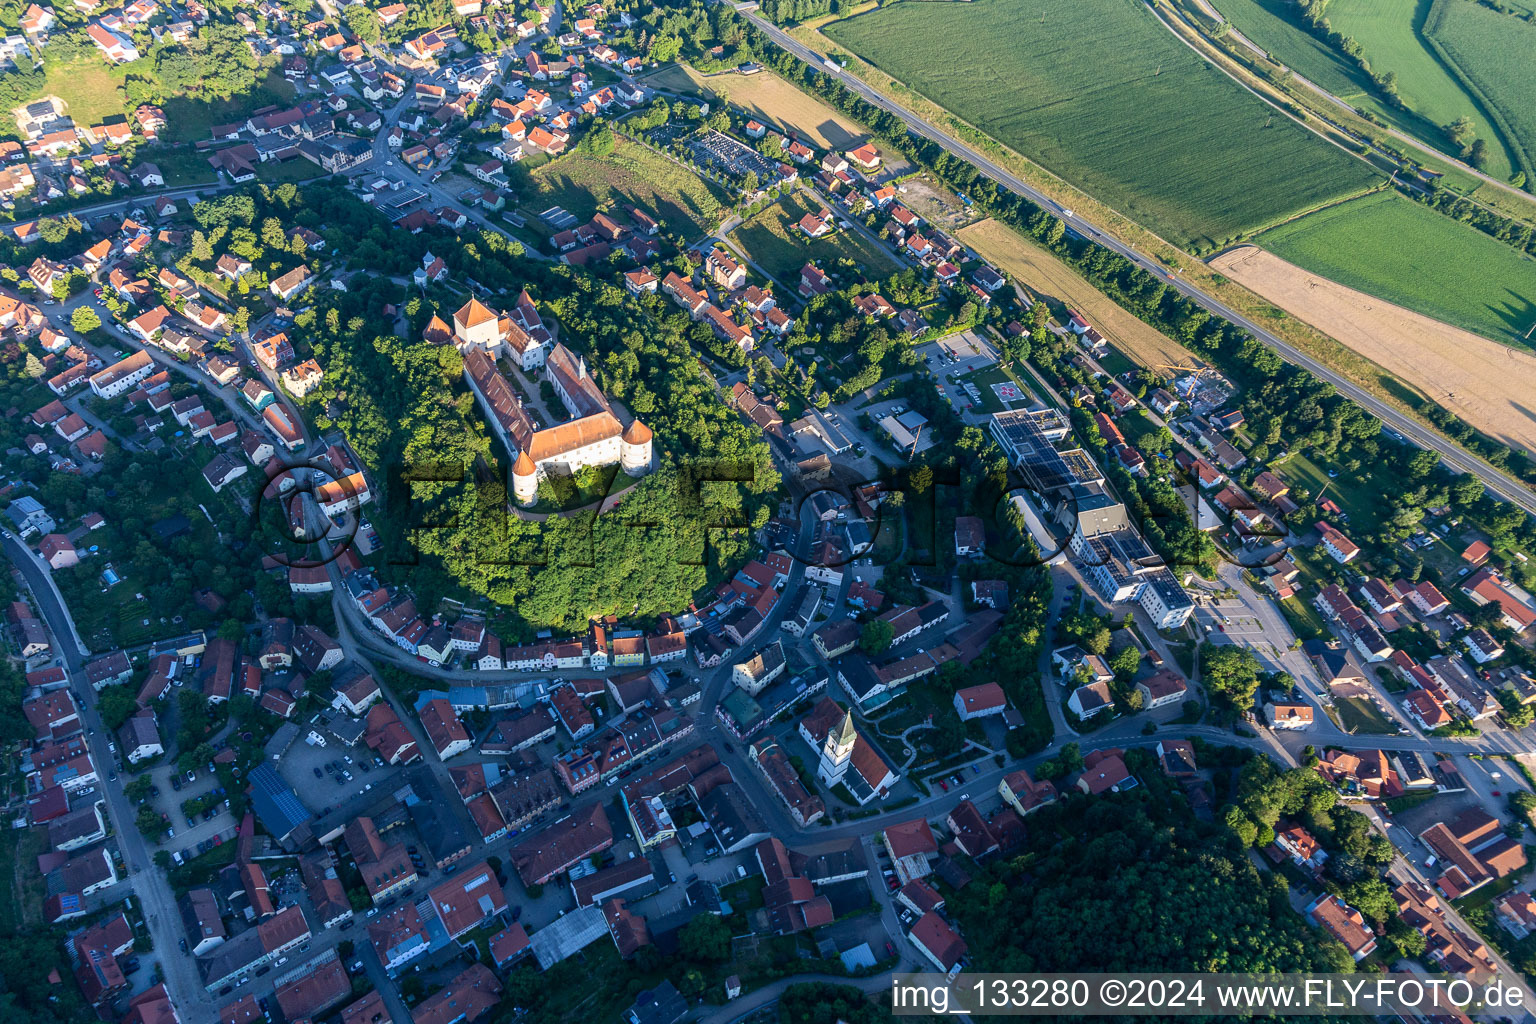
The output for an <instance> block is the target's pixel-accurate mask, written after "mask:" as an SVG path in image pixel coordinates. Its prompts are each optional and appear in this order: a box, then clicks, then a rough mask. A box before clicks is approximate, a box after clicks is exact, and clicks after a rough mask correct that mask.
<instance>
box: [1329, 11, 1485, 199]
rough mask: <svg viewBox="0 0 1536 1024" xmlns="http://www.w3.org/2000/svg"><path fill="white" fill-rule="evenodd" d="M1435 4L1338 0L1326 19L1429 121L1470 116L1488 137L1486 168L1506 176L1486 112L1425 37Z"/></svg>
mask: <svg viewBox="0 0 1536 1024" xmlns="http://www.w3.org/2000/svg"><path fill="white" fill-rule="evenodd" d="M1468 3H1469V5H1470V0H1468ZM1435 4H1436V0H1338V2H1337V3H1333V4H1330V5H1329V7H1328V20H1329V22H1330V23H1331V24H1332V25H1333V27H1334V29H1335V30H1336V31H1338V32H1341V33H1343V34H1344V35H1346V36H1352V37H1354V39H1355V40H1357V41H1358V42H1359V43H1360V45H1361V46H1362V47H1364V49H1365V56H1366V59H1367V60H1369V61H1370V62H1371V67H1372V68H1373V69H1374V70H1375V71H1377V72H1380V73H1385V72H1389V71H1390V72H1395V73H1396V74H1397V94H1398V96H1399V97H1400V98H1401V99H1402V101H1403V102H1404V103H1405V104H1407V105H1408V107H1409V108H1410V109H1412V110H1414V111H1416V112H1418V113H1419V114H1421V115H1423V116H1424V118H1425V119H1426V120H1428V121H1429V122H1430V123H1432V124H1437V125H1444V124H1449V123H1450V122H1452V121H1454V120H1456V119H1457V118H1458V117H1462V116H1466V117H1470V118H1471V119H1472V121H1473V123H1474V124H1475V126H1476V128H1475V131H1476V133H1477V135H1478V136H1480V137H1482V138H1485V139H1487V140H1488V146H1489V161H1488V173H1490V174H1492V175H1494V176H1495V177H1500V178H1502V177H1508V176H1509V174H1510V158H1509V154H1508V152H1507V151H1506V150H1505V148H1504V146H1503V145H1502V136H1501V135H1500V133H1499V132H1498V131H1497V130H1496V129H1495V128H1494V127H1493V125H1492V122H1491V120H1490V119H1489V117H1488V112H1487V111H1486V110H1485V109H1483V108H1482V107H1481V105H1480V104H1479V102H1478V99H1477V97H1476V96H1474V95H1473V94H1472V93H1471V92H1469V91H1468V90H1467V88H1466V86H1465V84H1464V83H1463V82H1462V81H1461V80H1460V79H1459V78H1457V76H1456V72H1455V69H1453V68H1451V67H1449V66H1447V64H1446V63H1445V62H1444V61H1442V60H1441V59H1440V57H1439V55H1438V54H1436V53H1435V50H1434V47H1433V45H1432V44H1431V43H1430V42H1429V41H1428V40H1427V39H1426V38H1425V34H1424V25H1425V19H1426V18H1428V17H1429V16H1430V10H1431V8H1432V7H1434V6H1435ZM1511 20H1513V19H1511ZM1441 145H1442V146H1448V145H1449V143H1448V142H1442V143H1441Z"/></svg>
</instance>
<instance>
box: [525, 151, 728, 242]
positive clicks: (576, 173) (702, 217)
mask: <svg viewBox="0 0 1536 1024" xmlns="http://www.w3.org/2000/svg"><path fill="white" fill-rule="evenodd" d="M519 192H520V194H521V195H522V206H523V208H524V209H525V210H527V211H530V212H531V213H532V214H535V215H536V214H538V213H539V212H540V211H542V210H546V209H548V208H549V207H551V206H562V207H564V208H565V209H566V210H568V211H570V213H571V214H572V215H573V216H575V217H576V218H577V219H578V220H582V221H586V220H590V219H591V218H592V215H593V214H594V213H597V212H598V211H599V209H600V208H601V209H604V210H608V209H614V208H620V207H623V206H624V205H626V204H634V205H636V206H639V207H640V208H642V209H644V210H645V211H646V212H647V213H649V214H651V215H652V216H654V217H655V218H656V219H657V220H659V221H661V223H662V226H663V227H664V229H665V230H667V231H669V232H672V233H675V234H678V235H680V236H683V237H685V238H686V239H687V240H688V241H690V242H691V241H693V240H695V239H697V238H698V237H699V236H700V235H704V234H708V233H709V232H711V231H713V230H714V229H715V228H716V227H717V226H718V225H719V222H720V217H721V211H722V207H723V206H724V204H726V203H727V202H729V201H730V197H729V196H727V195H726V193H725V191H724V190H723V189H721V188H720V187H719V186H717V185H714V184H711V183H710V182H707V181H705V180H704V179H702V178H700V177H699V176H698V175H696V174H694V173H693V172H691V171H689V170H687V169H686V168H684V167H681V166H679V165H678V164H675V163H673V162H672V161H671V160H668V159H666V158H665V157H661V156H658V155H657V154H655V153H653V152H651V151H650V150H648V149H646V148H645V147H644V146H641V145H638V144H636V143H633V142H627V141H625V140H624V139H619V140H618V145H617V147H616V148H615V149H614V151H613V155H612V156H609V157H606V158H599V157H596V156H591V155H588V154H586V153H582V152H579V151H575V152H571V153H567V154H565V155H564V156H562V157H560V158H559V159H556V160H551V161H550V162H549V163H547V164H545V165H544V166H542V167H540V168H538V169H537V170H535V171H534V172H533V173H532V174H531V175H529V176H528V181H527V187H524V188H520V189H519ZM529 223H530V224H531V223H534V222H533V220H532V219H531V218H530V221H529Z"/></svg>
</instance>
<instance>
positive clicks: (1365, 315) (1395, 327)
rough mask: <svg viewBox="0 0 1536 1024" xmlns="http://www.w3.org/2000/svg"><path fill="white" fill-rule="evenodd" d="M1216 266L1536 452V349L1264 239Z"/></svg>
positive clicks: (1484, 427)
mask: <svg viewBox="0 0 1536 1024" xmlns="http://www.w3.org/2000/svg"><path fill="white" fill-rule="evenodd" d="M1405 202H1406V200H1405ZM1211 267H1212V269H1214V270H1216V271H1218V272H1219V273H1222V274H1225V275H1226V276H1228V277H1230V278H1231V279H1232V280H1234V281H1236V282H1237V283H1238V284H1241V285H1243V286H1244V287H1246V288H1248V289H1250V290H1252V291H1253V292H1254V293H1256V294H1258V295H1260V296H1262V297H1263V298H1264V299H1266V300H1267V301H1269V302H1272V303H1274V305H1276V306H1278V307H1279V308H1281V309H1283V310H1285V311H1286V312H1287V313H1289V314H1290V315H1292V316H1294V317H1296V318H1297V319H1299V320H1301V321H1303V322H1305V323H1308V324H1310V325H1312V326H1313V327H1316V328H1317V329H1318V330H1321V331H1324V332H1326V333H1327V334H1328V335H1330V336H1331V337H1333V338H1336V339H1337V340H1338V341H1339V342H1340V343H1341V344H1343V345H1345V346H1346V347H1348V348H1349V349H1351V350H1352V351H1354V352H1356V353H1358V354H1359V355H1361V356H1364V357H1365V358H1367V359H1369V360H1371V361H1372V362H1374V363H1376V364H1377V365H1379V366H1381V367H1382V368H1383V369H1385V370H1386V371H1387V372H1388V373H1390V374H1392V375H1394V376H1395V377H1397V378H1399V379H1401V380H1402V381H1404V382H1405V383H1407V384H1408V385H1410V386H1411V387H1414V388H1416V389H1418V390H1419V391H1421V392H1422V393H1424V394H1425V395H1428V396H1430V397H1431V398H1432V399H1433V400H1434V401H1436V402H1437V403H1439V404H1440V405H1443V406H1445V408H1447V409H1449V410H1450V411H1451V412H1453V413H1455V414H1456V415H1457V416H1459V417H1461V418H1462V419H1463V420H1465V421H1466V422H1467V423H1469V424H1471V425H1472V426H1474V427H1476V428H1477V429H1479V430H1481V431H1483V432H1485V433H1487V434H1489V435H1490V436H1492V437H1495V438H1498V439H1499V440H1501V441H1502V442H1504V443H1505V444H1508V445H1510V446H1512V447H1517V448H1523V449H1525V450H1526V451H1528V452H1536V417H1533V410H1536V355H1532V354H1531V353H1530V352H1529V351H1526V350H1520V349H1515V348H1512V347H1508V346H1505V345H1500V344H1498V343H1496V342H1492V341H1489V340H1488V339H1486V338H1483V337H1480V336H1478V335H1476V334H1473V333H1471V332H1469V331H1465V330H1462V329H1460V328H1457V327H1452V326H1450V325H1449V324H1445V323H1442V322H1440V321H1438V320H1434V319H1431V318H1430V317H1427V316H1424V315H1423V314H1421V313H1416V312H1414V311H1413V310H1410V309H1405V308H1403V307H1402V306H1398V305H1393V304H1391V303H1388V302H1384V301H1382V300H1381V299H1378V298H1375V297H1373V296H1371V295H1368V294H1364V293H1362V292H1359V291H1356V290H1354V289H1351V288H1346V287H1344V286H1343V285H1341V284H1337V283H1335V282H1332V281H1328V280H1325V279H1322V278H1320V277H1318V276H1316V275H1315V274H1314V273H1312V272H1311V271H1310V270H1307V269H1304V268H1302V267H1298V266H1295V265H1294V264H1291V263H1287V262H1285V261H1284V260H1282V259H1280V258H1279V257H1278V256H1275V255H1274V254H1273V253H1269V252H1266V251H1264V250H1263V249H1260V248H1258V247H1257V246H1240V247H1238V248H1237V249H1234V250H1232V251H1230V252H1227V253H1223V254H1222V255H1221V256H1219V257H1218V258H1216V259H1215V260H1212V261H1211Z"/></svg>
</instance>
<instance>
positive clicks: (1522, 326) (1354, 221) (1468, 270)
mask: <svg viewBox="0 0 1536 1024" xmlns="http://www.w3.org/2000/svg"><path fill="white" fill-rule="evenodd" d="M1255 241H1256V242H1257V243H1258V244H1259V245H1261V246H1263V247H1264V248H1265V249H1268V250H1269V251H1270V252H1273V253H1274V254H1275V255H1276V256H1279V257H1280V258H1281V259H1283V260H1288V261H1289V262H1291V263H1294V264H1296V265H1297V266H1300V267H1304V268H1306V269H1307V270H1310V271H1312V272H1314V273H1317V274H1321V275H1322V276H1323V277H1326V278H1328V279H1329V280H1332V281H1336V282H1338V283H1339V284H1342V285H1344V286H1345V287H1348V288H1354V289H1357V290H1359V291H1362V292H1366V293H1367V294H1370V295H1375V296H1377V297H1378V298H1382V299H1386V300H1387V301H1388V302H1393V303H1396V304H1397V305H1400V306H1405V307H1407V308H1408V309H1412V310H1415V311H1417V312H1420V313H1423V314H1425V315H1426V316H1431V317H1434V318H1435V319H1437V320H1443V321H1444V322H1446V323H1448V324H1451V325H1453V326H1456V327H1461V328H1464V329H1466V330H1469V331H1473V332H1475V333H1477V334H1481V335H1483V336H1484V337H1487V338H1492V339H1493V340H1495V341H1502V342H1505V343H1506V344H1524V341H1523V339H1522V337H1521V335H1522V334H1523V333H1524V332H1525V331H1526V330H1528V329H1529V327H1530V325H1531V318H1532V313H1533V311H1536V259H1532V258H1531V257H1529V256H1525V255H1522V254H1520V253H1518V252H1516V251H1515V250H1513V249H1511V248H1510V247H1509V246H1507V245H1505V244H1503V243H1502V242H1499V241H1496V240H1494V239H1492V238H1490V237H1488V236H1487V235H1485V234H1483V233H1482V232H1480V231H1478V230H1476V229H1475V228H1471V227H1468V226H1467V225H1465V224H1461V223H1458V222H1457V221H1454V220H1451V219H1450V218H1448V217H1442V216H1441V215H1440V214H1438V213H1436V212H1435V211H1433V210H1431V209H1429V208H1428V207H1427V206H1422V205H1420V204H1419V203H1415V202H1414V201H1413V200H1411V199H1406V198H1404V197H1402V196H1398V195H1395V194H1393V193H1390V192H1382V193H1378V194H1376V195H1372V196H1366V197H1363V198H1361V199H1356V200H1352V201H1350V202H1348V203H1342V204H1340V205H1338V206H1335V207H1332V208H1330V209H1327V210H1320V211H1318V212H1317V213H1314V214H1311V215H1309V216H1306V217H1303V218H1301V219H1300V220H1297V221H1294V222H1292V223H1290V224H1285V225H1282V226H1281V227H1278V228H1275V229H1273V230H1271V231H1266V232H1264V233H1263V234H1262V235H1260V236H1259V237H1258V238H1257V239H1255Z"/></svg>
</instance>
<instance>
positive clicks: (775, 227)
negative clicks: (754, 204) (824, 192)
mask: <svg viewBox="0 0 1536 1024" xmlns="http://www.w3.org/2000/svg"><path fill="white" fill-rule="evenodd" d="M821 209H822V207H821V206H820V205H819V204H817V203H814V202H812V201H811V200H810V199H809V198H807V197H806V195H805V194H804V193H803V192H798V191H797V192H794V193H791V194H790V195H787V196H785V197H784V198H783V199H781V200H779V201H778V202H777V203H774V204H773V205H772V206H769V207H767V208H765V209H763V210H761V211H760V212H758V213H756V214H754V215H753V216H752V218H751V219H750V220H748V221H746V222H745V223H743V224H742V225H741V226H740V227H739V228H737V229H736V230H735V231H733V232H731V241H733V242H735V243H736V244H737V245H739V246H741V247H742V248H743V249H745V250H746V252H747V255H748V256H750V257H751V258H752V262H753V263H756V264H757V265H758V266H759V267H762V268H763V270H764V271H765V272H766V273H768V274H769V275H771V276H772V277H775V278H777V279H778V280H779V281H781V282H784V283H786V284H790V283H793V282H795V281H798V280H799V279H800V268H801V267H803V266H805V264H806V261H807V260H816V261H817V263H818V265H819V266H820V267H821V268H822V269H823V270H826V271H828V272H829V273H830V272H835V270H836V268H837V265H838V264H839V263H840V262H841V261H843V260H851V261H853V262H854V263H856V264H857V265H858V266H859V268H860V272H861V273H862V274H863V276H864V277H865V278H866V279H867V280H876V279H878V278H883V277H889V276H890V275H891V274H894V273H896V271H898V270H900V269H901V267H900V266H899V265H898V264H897V263H896V260H895V259H894V258H893V257H891V256H890V255H889V254H888V253H886V252H884V251H883V250H882V249H880V248H879V247H878V246H876V245H874V244H873V243H871V242H869V241H868V240H866V239H865V238H864V236H863V235H861V234H859V233H858V232H857V231H855V230H853V229H852V228H844V229H842V230H840V231H835V232H834V233H832V234H830V235H825V236H823V237H821V238H816V239H810V238H806V237H805V236H804V235H803V234H801V233H800V232H799V231H798V230H797V229H796V228H795V225H796V224H797V223H799V221H800V218H801V217H804V216H805V215H806V214H808V213H818V212H820V211H821Z"/></svg>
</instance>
